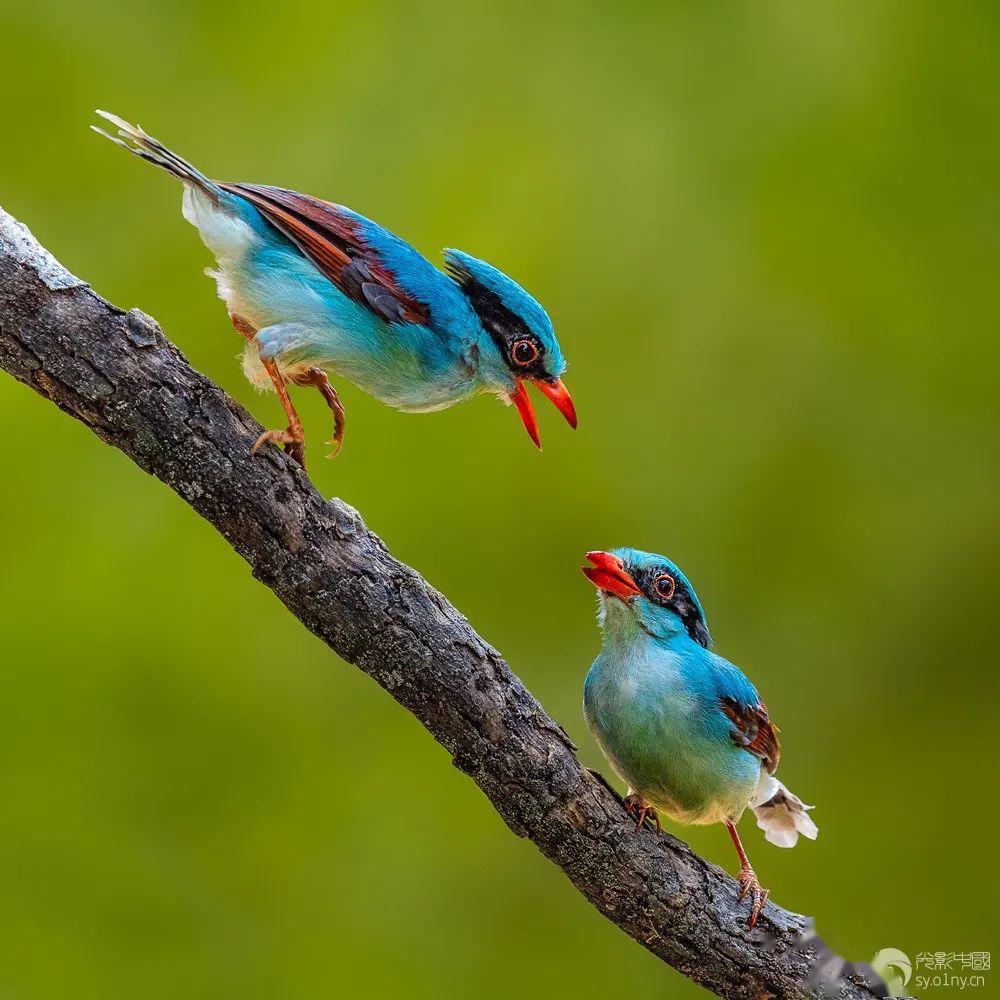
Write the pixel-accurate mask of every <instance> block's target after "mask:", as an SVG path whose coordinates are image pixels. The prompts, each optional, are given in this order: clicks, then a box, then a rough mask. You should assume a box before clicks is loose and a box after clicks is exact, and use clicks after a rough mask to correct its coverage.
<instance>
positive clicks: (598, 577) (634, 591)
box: [580, 552, 642, 601]
mask: <svg viewBox="0 0 1000 1000" xmlns="http://www.w3.org/2000/svg"><path fill="white" fill-rule="evenodd" d="M587 559H588V560H590V562H591V563H593V566H581V567H580V568H581V569H582V570H583V575H584V576H585V577H586V578H587V579H588V580H589V581H590V582H591V583H592V584H593V585H594V586H595V587H597V589H598V590H603V591H604V593H606V594H612V595H613V596H614V597H620V598H621V599H622V600H623V601H627V600H628V599H629V598H630V597H638V595H639V594H641V593H642V591H641V590H640V589H639V588H638V587H637V586H636V585H635V580H633V579H632V577H631V576H629V574H628V573H627V572H626V571H625V566H624V564H623V563H622V561H621V559H619V558H618V556H613V555H612V554H611V553H610V552H588V553H587Z"/></svg>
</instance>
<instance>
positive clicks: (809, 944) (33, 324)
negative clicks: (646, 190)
mask: <svg viewBox="0 0 1000 1000" xmlns="http://www.w3.org/2000/svg"><path fill="white" fill-rule="evenodd" d="M0 366H2V367H3V368H4V369H6V371H8V372H9V373H10V374H11V375H13V376H14V378H16V379H18V380H19V381H20V382H23V383H24V384H25V385H27V386H29V387H30V388H32V389H34V390H35V391H36V392H38V393H39V394H40V395H42V396H45V397H46V398H47V399H49V400H51V401H52V402H53V403H55V404H56V406H58V407H59V408H60V409H61V410H64V411H65V412H66V413H68V414H70V415H71V416H73V417H76V418H77V419H78V420H80V421H82V422H83V423H84V424H86V425H87V426H88V427H89V428H90V429H91V430H92V431H93V432H94V433H95V434H97V435H98V436H99V437H100V438H101V440H102V441H104V442H106V443H107V444H110V445H113V446H114V447H116V448H120V449H121V450H122V451H123V452H125V454H126V455H128V456H129V458H131V459H132V460H133V461H134V462H135V463H136V464H137V465H138V466H139V467H140V468H142V469H143V470H145V471H146V472H148V473H149V474H150V475H153V476H156V477H157V479H160V480H162V481H163V482H164V483H166V484H167V486H169V487H170V488H171V489H172V490H174V491H175V492H176V493H177V494H178V495H179V496H180V497H181V498H182V499H183V500H184V501H185V503H187V504H189V505H190V506H191V507H193V508H194V510H196V511H197V512H198V513H199V514H200V515H201V516H202V517H204V518H205V519H206V520H207V521H209V522H210V523H211V524H213V525H214V526H215V527H216V528H217V529H218V530H219V531H220V532H221V533H222V535H223V536H224V537H225V538H226V540H227V541H228V542H229V543H230V545H232V547H233V548H234V549H235V550H236V551H237V552H238V553H239V554H240V555H241V556H242V557H243V558H244V559H245V560H246V561H247V562H248V563H249V564H250V567H251V569H252V571H253V575H254V576H255V577H256V578H257V579H258V580H259V581H260V582H261V583H263V584H265V585H266V586H267V587H270V589H271V590H273V591H274V593H275V594H276V595H277V596H278V598H279V599H280V600H281V601H282V602H283V603H284V605H285V606H286V607H287V608H288V610H289V611H290V612H291V613H292V614H293V615H295V617H296V618H298V619H299V621H301V622H302V624H303V625H305V626H306V628H308V629H309V630H310V631H312V632H313V633H315V634H316V635H317V636H319V637H320V638H321V639H322V640H323V641H324V642H325V643H326V644H327V645H328V646H329V647H330V648H331V649H332V650H334V652H336V653H337V654H339V655H340V656H342V657H343V658H344V659H345V660H347V661H349V662H350V663H353V664H355V665H356V666H357V667H359V668H360V669H361V670H363V671H364V672H365V673H366V674H368V675H369V676H370V677H371V678H372V679H373V680H374V681H375V682H376V683H378V684H379V685H380V686H381V687H383V688H385V690H386V691H388V692H389V694H391V695H392V697H393V698H395V699H396V701H398V702H399V703H400V704H401V705H402V706H403V707H404V708H406V709H407V710H408V711H410V712H412V713H413V714H414V715H415V716H416V717H417V718H418V719H419V720H420V721H421V722H422V723H423V725H424V726H425V727H426V728H427V729H428V731H429V732H430V733H431V735H432V736H433V737H434V738H435V739H436V740H437V741H438V742H439V743H440V744H441V745H442V746H443V747H445V749H446V750H447V751H448V752H449V753H450V754H451V755H452V757H453V760H454V763H455V765H456V766H457V767H458V768H459V769H460V770H462V771H463V772H464V773H465V774H467V775H468V776H469V777H470V778H472V780H473V781H475V782H476V784H477V785H478V786H479V787H480V788H481V789H482V790H483V792H484V793H485V794H486V796H487V797H488V798H489V800H490V802H491V803H492V804H493V806H494V808H495V809H496V810H497V812H498V813H500V815H501V816H502V817H503V819H504V821H505V822H506V823H507V825H508V826H509V827H510V829H511V830H512V831H513V832H514V833H515V834H517V835H518V836H519V837H528V838H530V839H531V840H532V841H533V842H534V843H535V845H536V846H537V847H538V849H539V850H540V851H541V852H542V853H543V854H544V855H545V857H547V858H548V859H549V860H550V861H552V862H553V863H554V864H556V865H558V866H559V867H560V868H561V869H562V870H563V871H564V872H565V873H566V875H567V876H568V878H569V879H570V881H571V882H572V883H573V885H574V886H576V888H577V889H578V890H579V891H580V892H581V893H582V894H583V896H585V897H586V899H587V900H589V901H590V903H591V904H592V905H593V906H595V907H596V908H597V909H598V910H599V911H600V912H601V913H603V914H604V916H606V917H607V918H608V919H609V920H610V921H612V922H613V923H615V924H617V926H618V927H620V928H621V929H622V930H623V931H624V932H625V933H626V934H628V935H630V936H631V937H633V938H635V940H636V941H638V942H639V943H640V944H642V945H643V947H645V948H647V949H648V950H649V951H651V952H652V953H653V954H654V955H656V956H657V957H658V958H660V959H662V960H663V961H664V962H666V963H668V964H669V965H671V966H673V967H674V968H675V969H678V970H679V971H680V972H682V973H684V975H686V976H688V977H690V978H691V979H693V980H694V981H695V982H696V983H700V984H701V985H702V986H704V987H706V988H707V989H709V990H712V991H714V992H715V993H717V994H719V995H720V996H723V997H740V998H743V997H746V998H750V997H754V998H757V997H761V996H765V995H766V996H771V997H775V998H799V997H804V996H807V995H808V992H809V989H810V986H809V977H810V975H811V971H812V970H813V969H814V968H815V967H816V964H817V956H818V955H822V954H823V953H824V950H823V948H822V944H821V943H820V942H819V941H818V939H815V938H813V939H811V941H810V940H809V930H808V928H809V923H808V921H807V920H806V919H805V918H804V917H801V916H798V915H796V914H794V913H789V912H788V911H786V910H783V909H781V908H780V907H778V906H775V905H773V904H770V903H769V904H768V905H767V907H766V908H765V910H764V914H763V916H762V918H761V922H760V924H759V925H758V928H757V930H756V931H754V932H753V933H749V932H747V931H746V930H745V927H744V922H745V920H746V911H745V906H743V905H740V904H738V903H737V892H738V885H737V883H736V882H735V881H734V880H733V879H732V878H730V877H729V876H728V875H726V874H724V873H723V872H722V871H720V870H719V869H718V868H716V867H715V866H714V865H711V864H709V863H708V862H706V861H704V860H702V859H701V858H700V857H698V856H697V855H696V854H694V853H693V852H692V851H691V849H690V848H688V847H687V846H686V845H685V844H683V843H681V842H680V841H679V840H677V839H675V838H674V837H672V836H670V835H668V834H663V835H662V836H660V837H657V836H656V835H655V834H654V833H652V832H643V833H642V834H641V835H636V833H635V832H634V830H633V827H632V823H631V821H630V820H629V819H628V817H627V816H626V814H625V812H624V810H623V808H622V805H621V800H620V798H619V797H618V795H617V794H616V793H615V792H614V791H613V790H612V789H611V788H610V787H609V786H608V785H607V784H606V783H605V782H604V781H603V779H601V778H600V777H599V776H596V775H595V774H593V773H592V772H590V771H588V770H587V769H585V768H583V767H582V766H581V765H580V763H579V762H578V760H577V759H576V756H575V755H574V750H575V747H574V746H573V744H572V742H571V741H570V739H569V737H568V736H567V735H566V733H565V732H564V731H563V730H562V728H561V727H560V726H559V725H558V724H557V723H555V722H554V721H553V720H552V719H550V718H549V716H548V715H546V713H545V711H544V710H543V709H542V707H541V705H539V703H538V702H537V701H536V700H535V699H534V698H533V697H532V696H531V694H530V693H529V692H528V691H527V690H526V689H525V687H524V685H523V684H522V683H521V682H520V681H519V680H518V678H517V677H516V676H515V675H514V674H513V673H512V672H511V670H510V668H509V667H508V666H507V664H506V663H505V662H504V661H503V659H502V658H501V656H500V654H499V653H497V651H496V650H494V649H493V648H492V647H490V646H489V645H488V644H487V643H486V642H484V641H483V640H482V639H481V638H480V637H479V636H478V635H477V634H476V633H475V631H473V629H472V627H471V626H470V625H469V623H468V622H467V621H466V620H465V618H463V617H462V615H461V614H459V612H458V611H456V610H455V609H454V608H453V607H452V606H451V605H450V604H449V603H448V601H447V600H446V599H445V598H444V597H443V596H442V595H441V594H439V593H438V592H437V591H435V590H434V589H433V588H432V587H431V586H430V585H429V584H427V583H426V582H425V581H424V580H423V579H422V577H421V576H420V575H419V574H418V573H416V572H415V571H414V570H412V569H410V568H409V567H407V566H405V565H403V564H402V563H400V562H398V561H397V560H396V559H394V558H393V557H392V556H391V555H390V554H389V552H388V550H387V549H386V547H385V545H384V544H383V543H382V541H381V540H380V539H379V538H377V537H376V536H375V535H374V534H372V533H371V532H370V531H369V530H368V529H367V528H366V527H365V525H364V523H363V521H362V520H361V517H360V516H359V515H358V513H357V512H356V511H355V510H353V509H352V508H351V507H349V506H348V505H347V504H345V503H342V502H341V501H339V500H325V499H323V497H321V496H320V495H319V494H318V493H317V492H316V490H315V489H314V488H313V486H312V484H311V483H310V481H309V479H308V478H307V477H306V475H305V474H304V473H303V472H302V470H301V469H299V468H298V466H296V465H295V464H294V463H293V462H291V461H290V460H289V459H288V458H287V457H286V456H285V455H284V454H283V453H281V452H280V451H278V450H277V449H276V448H273V447H266V448H265V449H264V450H263V452H262V453H261V454H258V455H257V456H253V457H252V456H251V455H250V445H251V444H252V443H253V441H254V440H255V439H256V437H257V435H258V434H259V433H260V432H261V428H260V426H259V425H258V424H257V423H256V422H255V421H254V420H253V419H252V418H251V417H250V416H249V415H248V414H247V412H246V411H245V410H244V409H243V408H242V407H240V406H239V405H237V404H236V403H235V402H233V400H231V399H230V398H229V397H228V396H227V395H226V394H225V393H224V392H223V391H222V389H220V388H219V387H218V386H217V385H215V384H214V383H213V382H211V381H210V380H209V379H207V378H205V376H204V375H201V374H200V373H199V372H197V371H195V370H194V369H192V368H191V367H190V365H189V364H188V363H187V361H186V360H185V358H184V356H183V355H182V354H181V352H180V351H179V350H178V349H177V348H176V347H175V346H174V345H173V344H171V343H170V342H169V341H168V340H167V339H166V338H165V337H164V335H163V333H162V331H161V330H160V328H159V327H158V326H157V324H156V323H155V321H153V320H152V319H150V318H149V317H148V316H146V315H145V314H144V313H142V312H140V311H139V310H136V309H133V310H132V311H131V312H128V313H125V312H123V311H122V310H121V309H118V308H116V307H115V306H113V305H111V304H110V303H108V302H106V301H104V299H102V298H101V297H100V296H99V295H97V294H96V293H95V292H93V291H92V290H91V289H90V288H89V287H88V286H87V285H86V284H85V283H84V282H83V281H81V280H79V279H78V278H75V277H74V276H73V275H71V274H70V273H69V272H68V271H66V270H65V269H64V268H63V267H62V266H61V265H60V264H59V263H58V262H57V261H56V260H55V259H54V258H53V257H52V256H51V255H50V254H49V253H48V252H47V251H46V250H44V249H43V248H42V247H41V246H39V244H38V243H36V242H35V240H34V238H33V237H32V236H31V234H30V233H29V232H28V231H27V230H26V229H25V228H24V227H23V226H21V225H20V224H19V223H17V222H16V221H15V220H14V219H12V218H11V217H10V216H9V215H7V214H6V213H5V212H3V210H2V209H0ZM826 954H827V955H828V953H826ZM855 971H857V970H855V969H852V968H850V967H849V968H848V969H847V972H848V973H852V972H855ZM872 981H873V982H877V980H874V979H873V980H872ZM879 986H881V984H879ZM839 991H840V995H841V996H843V997H844V998H850V1000H863V998H869V997H872V996H875V995H879V994H876V993H874V992H872V991H870V990H869V989H867V988H865V986H863V985H860V984H859V981H858V979H857V976H853V977H852V978H851V979H849V980H843V981H842V982H841V983H840V985H839Z"/></svg>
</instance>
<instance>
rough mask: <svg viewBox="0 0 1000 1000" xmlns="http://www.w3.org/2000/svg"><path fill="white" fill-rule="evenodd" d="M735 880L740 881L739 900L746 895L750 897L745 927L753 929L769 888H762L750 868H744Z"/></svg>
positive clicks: (768, 893)
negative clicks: (748, 913)
mask: <svg viewBox="0 0 1000 1000" xmlns="http://www.w3.org/2000/svg"><path fill="white" fill-rule="evenodd" d="M736 881H737V882H739V883H740V895H739V902H741V903H742V902H743V900H744V899H746V898H747V896H749V897H750V916H749V917H748V918H747V928H748V929H749V930H753V929H754V927H755V926H756V925H757V919H758V918H759V917H760V914H761V910H763V909H764V904H765V903H766V902H767V898H768V896H770V895H771V890H770V889H762V888H761V885H760V882H758V881H757V876H756V875H755V874H754V872H753V871H752V870H751V869H748V868H744V869H743V870H742V871H741V872H740V873H739V874H738V875H737V876H736Z"/></svg>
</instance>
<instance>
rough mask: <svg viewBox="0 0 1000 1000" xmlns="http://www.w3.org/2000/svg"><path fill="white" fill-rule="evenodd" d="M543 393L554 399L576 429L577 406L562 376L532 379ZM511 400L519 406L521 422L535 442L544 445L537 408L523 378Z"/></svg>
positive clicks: (538, 445) (539, 445)
mask: <svg viewBox="0 0 1000 1000" xmlns="http://www.w3.org/2000/svg"><path fill="white" fill-rule="evenodd" d="M531 381H532V382H534V383H535V385H537V386H538V388H539V389H540V390H541V391H542V393H543V394H544V395H546V396H548V397H549V399H551V400H552V402H553V404H554V405H555V408H556V409H557V410H558V411H559V412H560V413H561V414H562V415H563V416H564V417H565V418H566V423H568V424H569V425H570V427H572V428H574V429H576V407H574V406H573V400H572V398H571V397H570V394H569V390H568V389H567V388H566V386H564V385H563V380H562V379H561V378H557V379H553V380H552V381H551V382H547V381H546V380H545V379H541V378H533V379H531ZM510 399H511V402H512V403H513V404H514V405H515V406H516V407H517V412H518V413H519V414H520V415H521V423H522V424H524V429H525V430H526V431H527V432H528V437H530V438H531V440H532V441H534V442H535V447H536V448H541V447H542V439H541V437H539V434H538V421H537V420H536V419H535V408H534V407H533V406H532V405H531V399H530V398H529V396H528V389H527V387H526V386H525V384H524V380H523V379H518V380H517V386H516V388H515V389H514V392H513V393H512V394H511V397H510Z"/></svg>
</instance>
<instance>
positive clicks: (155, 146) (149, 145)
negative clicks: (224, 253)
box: [90, 109, 222, 204]
mask: <svg viewBox="0 0 1000 1000" xmlns="http://www.w3.org/2000/svg"><path fill="white" fill-rule="evenodd" d="M97 114H98V115H100V116H101V118H103V119H104V120H105V121H108V122H111V124H112V125H114V126H115V127H116V128H117V129H118V135H117V136H114V135H111V133H110V132H105V131H104V129H102V128H100V127H99V126H97V125H91V126H90V127H91V128H92V129H93V130H94V131H95V132H96V133H97V134H98V135H103V136H104V138H105V139H110V140H111V141H112V142H113V143H115V144H116V145H118V146H121V147H122V149H127V150H128V151H129V152H130V153H132V154H133V155H135V156H138V157H139V158H140V159H143V160H145V161H146V162H147V163H152V164H155V165H156V166H158V167H162V168H163V169H164V170H166V171H167V172H168V173H171V174H173V175H174V177H177V178H179V179H180V180H181V181H183V182H184V183H185V184H190V185H192V186H194V187H196V188H198V189H200V190H201V191H204V192H205V194H207V195H208V196H209V197H210V198H211V199H212V201H213V202H215V203H216V204H219V202H220V201H221V198H222V191H221V190H220V189H219V187H217V186H216V185H215V184H213V183H212V181H210V180H209V179H208V178H207V177H206V176H205V175H204V174H203V173H202V172H201V171H200V170H198V169H197V168H196V167H194V166H193V165H192V164H190V163H188V161H187V160H185V159H184V158H183V157H182V156H178V155H177V154H176V153H175V152H173V150H170V149H168V148H167V147H166V146H164V145H163V143H162V142H160V141H159V140H158V139H154V138H153V137H152V136H151V135H148V134H147V133H146V132H144V131H143V130H142V129H141V128H140V127H139V126H138V125H132V124H130V123H129V122H127V121H125V119H124V118H119V117H118V116H117V115H113V114H111V112H109V111H101V110H100V109H98V110H97Z"/></svg>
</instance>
